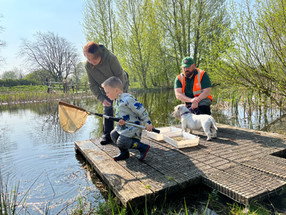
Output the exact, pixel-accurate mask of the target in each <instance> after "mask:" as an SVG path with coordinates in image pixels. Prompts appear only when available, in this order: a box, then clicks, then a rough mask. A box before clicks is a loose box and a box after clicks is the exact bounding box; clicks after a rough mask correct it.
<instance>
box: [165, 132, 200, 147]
mask: <svg viewBox="0 0 286 215" xmlns="http://www.w3.org/2000/svg"><path fill="white" fill-rule="evenodd" d="M163 138H164V140H165V141H166V142H167V143H169V144H170V145H172V146H174V147H176V148H187V147H193V146H197V145H199V140H200V138H199V137H198V136H195V135H193V134H190V133H187V132H184V131H183V132H182V131H181V132H172V133H168V134H163Z"/></svg>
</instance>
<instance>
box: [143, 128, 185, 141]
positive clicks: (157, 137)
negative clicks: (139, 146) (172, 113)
mask: <svg viewBox="0 0 286 215" xmlns="http://www.w3.org/2000/svg"><path fill="white" fill-rule="evenodd" d="M156 129H158V130H160V134H157V133H155V132H150V131H146V130H144V132H146V133H145V134H146V135H147V136H148V137H150V138H152V139H154V140H157V141H161V140H164V137H163V135H164V134H167V133H172V132H178V131H182V129H181V128H176V127H160V128H156Z"/></svg>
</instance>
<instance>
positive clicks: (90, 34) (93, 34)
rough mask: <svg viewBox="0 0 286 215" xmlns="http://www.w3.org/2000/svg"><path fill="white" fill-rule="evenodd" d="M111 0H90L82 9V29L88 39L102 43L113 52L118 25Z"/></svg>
mask: <svg viewBox="0 0 286 215" xmlns="http://www.w3.org/2000/svg"><path fill="white" fill-rule="evenodd" d="M114 5H115V3H114V1H113V0H90V1H87V2H86V6H85V11H84V24H83V27H84V30H85V34H86V38H87V40H88V41H94V42H96V43H102V44H104V45H105V46H106V47H107V48H108V49H110V50H111V51H112V52H115V45H114V39H115V38H116V36H117V35H116V34H117V33H118V25H117V23H116V16H115V14H116V13H115V11H114Z"/></svg>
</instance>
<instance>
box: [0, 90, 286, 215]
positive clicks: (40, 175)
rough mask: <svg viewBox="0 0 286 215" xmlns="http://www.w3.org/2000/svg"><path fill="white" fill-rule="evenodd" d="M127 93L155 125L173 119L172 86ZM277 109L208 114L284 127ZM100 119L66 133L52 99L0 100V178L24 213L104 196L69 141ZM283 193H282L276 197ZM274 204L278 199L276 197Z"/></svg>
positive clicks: (89, 132) (95, 129)
mask: <svg viewBox="0 0 286 215" xmlns="http://www.w3.org/2000/svg"><path fill="white" fill-rule="evenodd" d="M132 94H134V95H135V96H136V97H137V99H138V100H139V101H140V102H142V103H143V104H144V106H145V107H146V109H147V110H148V112H149V114H150V116H151V119H152V121H153V124H154V125H155V126H156V127H162V126H169V125H172V124H178V121H177V120H175V119H174V118H173V117H172V116H171V113H172V111H173V108H174V106H175V105H177V104H179V101H178V100H176V99H175V96H174V93H173V90H170V91H157V92H152V93H151V92H148V93H143V92H142V93H140V92H137V93H136V92H132ZM67 102H69V103H72V104H74V105H77V106H80V107H82V108H84V109H86V110H89V111H92V112H98V113H102V106H101V105H100V104H98V103H97V102H96V101H95V100H94V99H82V100H70V101H67ZM281 115H283V114H282V113H281V112H280V111H279V110H275V109H273V108H272V109H271V108H269V109H267V110H261V109H260V110H256V109H253V110H252V111H251V113H250V112H249V110H245V108H243V107H242V106H238V107H236V108H228V109H226V108H222V109H220V108H214V109H213V116H214V118H215V119H216V121H217V122H219V123H224V124H229V125H234V126H239V127H244V128H251V129H257V130H261V129H263V130H267V131H278V132H279V133H285V126H284V125H285V123H283V120H284V118H283V117H282V118H281V119H280V117H281ZM284 121H285V120H284ZM101 122H102V119H101V118H100V117H95V116H88V118H87V120H86V122H85V124H84V126H83V127H82V128H81V129H80V130H79V131H77V132H76V133H74V134H67V133H65V132H64V131H63V130H62V129H61V127H60V125H59V119H58V102H56V101H55V102H50V103H35V104H22V105H13V106H0V167H1V169H0V170H1V175H2V179H3V182H4V184H8V187H9V191H10V190H11V188H12V187H15V185H18V194H19V197H18V201H20V200H21V198H23V196H25V195H27V199H26V200H25V202H24V201H23V202H24V203H25V205H26V206H28V209H27V211H28V212H29V213H31V214H43V213H44V211H45V208H46V207H49V212H50V214H57V213H58V212H61V213H63V214H65V213H68V212H70V210H71V208H72V206H73V205H75V204H77V203H78V198H79V197H81V196H85V197H86V198H87V199H89V200H90V201H91V202H92V203H93V204H94V205H93V206H96V205H97V204H98V203H99V202H104V201H105V199H104V197H103V196H102V194H101V193H100V191H99V190H98V189H97V188H96V187H95V186H94V184H93V183H92V182H91V181H90V180H89V179H90V176H89V172H88V171H87V170H86V169H85V168H84V167H83V162H82V160H80V159H79V158H78V156H76V154H75V150H74V141H80V140H86V139H89V138H93V137H100V135H101V129H102V125H101ZM284 195H285V194H284ZM285 199H286V197H283V198H282V199H281V202H282V201H285ZM277 204H278V205H279V204H280V203H279V201H278V203H277ZM285 211H286V209H285ZM214 213H215V212H214Z"/></svg>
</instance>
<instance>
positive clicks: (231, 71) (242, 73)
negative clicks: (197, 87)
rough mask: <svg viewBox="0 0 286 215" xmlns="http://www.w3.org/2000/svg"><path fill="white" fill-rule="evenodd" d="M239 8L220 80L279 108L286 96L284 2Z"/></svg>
mask: <svg viewBox="0 0 286 215" xmlns="http://www.w3.org/2000/svg"><path fill="white" fill-rule="evenodd" d="M243 6H244V7H243V8H242V10H241V11H240V12H239V13H238V15H239V16H238V17H237V18H236V23H235V29H236V30H237V31H236V32H235V34H234V37H235V39H236V40H235V46H234V48H233V50H232V52H230V53H229V54H228V55H226V56H225V59H226V64H225V65H226V67H225V69H224V70H221V74H222V75H221V77H223V82H225V83H227V84H229V85H237V86H239V87H241V88H244V89H246V90H253V91H255V92H256V93H257V94H258V95H265V96H267V97H268V98H270V99H271V100H272V101H274V102H275V103H276V104H277V105H281V103H280V102H281V101H282V98H283V97H286V58H285V53H286V42H285V38H286V29H285V20H286V13H285V8H286V0H267V1H266V0H264V1H260V0H257V1H256V2H254V3H253V4H250V3H249V2H246V4H244V5H243ZM221 80H222V79H221Z"/></svg>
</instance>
